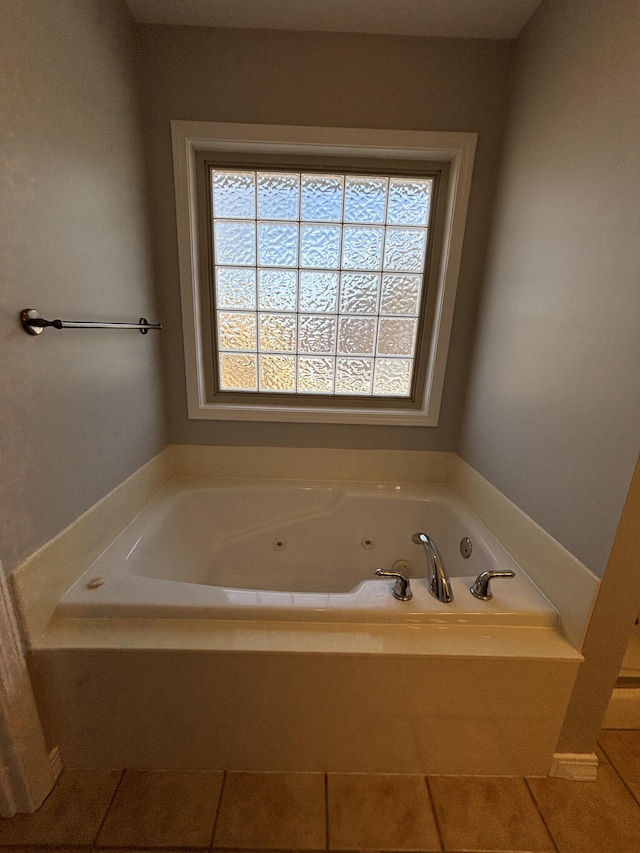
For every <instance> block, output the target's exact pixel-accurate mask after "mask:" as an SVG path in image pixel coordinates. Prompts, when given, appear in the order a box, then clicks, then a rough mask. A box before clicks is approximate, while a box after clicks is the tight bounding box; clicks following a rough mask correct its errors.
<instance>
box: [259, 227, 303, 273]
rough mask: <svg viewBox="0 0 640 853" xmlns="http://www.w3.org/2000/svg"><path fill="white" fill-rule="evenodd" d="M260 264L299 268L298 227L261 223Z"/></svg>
mask: <svg viewBox="0 0 640 853" xmlns="http://www.w3.org/2000/svg"><path fill="white" fill-rule="evenodd" d="M258 263H259V264H260V265H261V266H267V267H296V266H298V226H297V225H281V224H280V223H277V222H259V223H258Z"/></svg>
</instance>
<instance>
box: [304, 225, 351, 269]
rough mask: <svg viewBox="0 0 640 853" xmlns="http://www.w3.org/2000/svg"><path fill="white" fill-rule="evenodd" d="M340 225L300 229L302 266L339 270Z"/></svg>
mask: <svg viewBox="0 0 640 853" xmlns="http://www.w3.org/2000/svg"><path fill="white" fill-rule="evenodd" d="M341 233H342V228H341V227H340V225H302V226H301V227H300V266H301V267H314V268H316V269H321V270H326V269H337V268H338V267H339V266H340V236H341Z"/></svg>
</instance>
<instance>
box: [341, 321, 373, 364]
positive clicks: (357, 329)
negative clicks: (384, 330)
mask: <svg viewBox="0 0 640 853" xmlns="http://www.w3.org/2000/svg"><path fill="white" fill-rule="evenodd" d="M376 324H377V319H376V318H375V317H340V318H339V322H338V352H339V353H340V354H341V355H369V354H371V355H373V347H374V344H375V339H376Z"/></svg>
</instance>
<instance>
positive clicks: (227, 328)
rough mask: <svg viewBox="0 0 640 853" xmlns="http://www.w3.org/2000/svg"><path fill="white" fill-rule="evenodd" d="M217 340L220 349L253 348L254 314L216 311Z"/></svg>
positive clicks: (254, 335)
mask: <svg viewBox="0 0 640 853" xmlns="http://www.w3.org/2000/svg"><path fill="white" fill-rule="evenodd" d="M218 342H219V345H220V349H221V350H222V349H226V350H255V349H256V315H255V314H240V313H237V312H235V311H234V312H231V311H228V312H227V311H218Z"/></svg>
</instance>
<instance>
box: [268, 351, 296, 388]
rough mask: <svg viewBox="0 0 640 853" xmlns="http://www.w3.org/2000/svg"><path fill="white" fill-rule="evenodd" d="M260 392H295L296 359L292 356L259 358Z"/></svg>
mask: <svg viewBox="0 0 640 853" xmlns="http://www.w3.org/2000/svg"><path fill="white" fill-rule="evenodd" d="M260 390H261V391H285V392H286V391H289V392H291V391H295V390H296V359H295V356H293V355H261V356H260Z"/></svg>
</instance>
